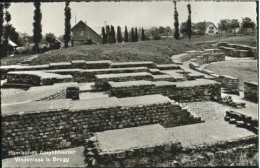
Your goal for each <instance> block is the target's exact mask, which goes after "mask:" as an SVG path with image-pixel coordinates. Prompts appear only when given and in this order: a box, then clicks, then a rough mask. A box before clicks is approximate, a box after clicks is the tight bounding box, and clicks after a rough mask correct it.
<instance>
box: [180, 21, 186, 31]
mask: <svg viewBox="0 0 260 168" xmlns="http://www.w3.org/2000/svg"><path fill="white" fill-rule="evenodd" d="M180 32H181V33H182V34H187V22H183V23H181V26H180Z"/></svg>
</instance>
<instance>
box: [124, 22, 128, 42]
mask: <svg viewBox="0 0 260 168" xmlns="http://www.w3.org/2000/svg"><path fill="white" fill-rule="evenodd" d="M125 42H128V31H127V27H126V26H125Z"/></svg>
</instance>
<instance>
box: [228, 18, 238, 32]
mask: <svg viewBox="0 0 260 168" xmlns="http://www.w3.org/2000/svg"><path fill="white" fill-rule="evenodd" d="M236 28H239V22H238V20H237V19H232V20H231V21H230V29H232V30H233V31H234V34H236Z"/></svg>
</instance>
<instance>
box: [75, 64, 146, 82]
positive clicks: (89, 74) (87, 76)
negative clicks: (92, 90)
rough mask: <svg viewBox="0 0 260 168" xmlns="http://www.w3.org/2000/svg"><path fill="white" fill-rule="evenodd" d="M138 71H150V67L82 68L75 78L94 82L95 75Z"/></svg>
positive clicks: (80, 80)
mask: <svg viewBox="0 0 260 168" xmlns="http://www.w3.org/2000/svg"><path fill="white" fill-rule="evenodd" d="M136 72H148V68H147V67H133V68H108V69H93V70H91V69H89V70H82V71H81V72H80V73H79V74H78V75H77V77H75V78H76V80H77V81H79V82H94V81H95V80H96V77H95V75H100V74H118V73H136Z"/></svg>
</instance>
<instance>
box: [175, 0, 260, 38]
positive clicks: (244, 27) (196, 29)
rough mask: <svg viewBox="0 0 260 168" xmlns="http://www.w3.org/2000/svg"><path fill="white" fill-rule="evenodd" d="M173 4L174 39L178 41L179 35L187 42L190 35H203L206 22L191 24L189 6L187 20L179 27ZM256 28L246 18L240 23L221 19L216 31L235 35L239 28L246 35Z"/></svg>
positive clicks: (176, 12)
mask: <svg viewBox="0 0 260 168" xmlns="http://www.w3.org/2000/svg"><path fill="white" fill-rule="evenodd" d="M173 3H174V15H173V16H174V34H173V36H174V38H175V39H179V38H180V33H182V34H185V35H188V37H189V40H190V38H191V35H192V34H201V35H205V31H206V28H207V27H206V22H205V21H204V22H198V23H196V24H195V23H192V22H191V5H190V4H188V5H187V9H188V18H187V21H186V22H183V23H181V25H180V26H179V21H178V11H177V7H176V3H177V2H176V1H173ZM255 27H256V24H255V23H254V22H253V21H252V20H251V19H250V18H248V17H245V18H242V22H241V23H240V22H239V21H238V20H237V19H221V20H220V21H219V23H218V30H219V32H220V34H222V33H223V32H225V34H226V33H230V32H233V33H234V34H236V29H237V28H240V30H239V32H243V33H245V34H247V33H248V29H251V30H252V31H253V32H254V29H255Z"/></svg>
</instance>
